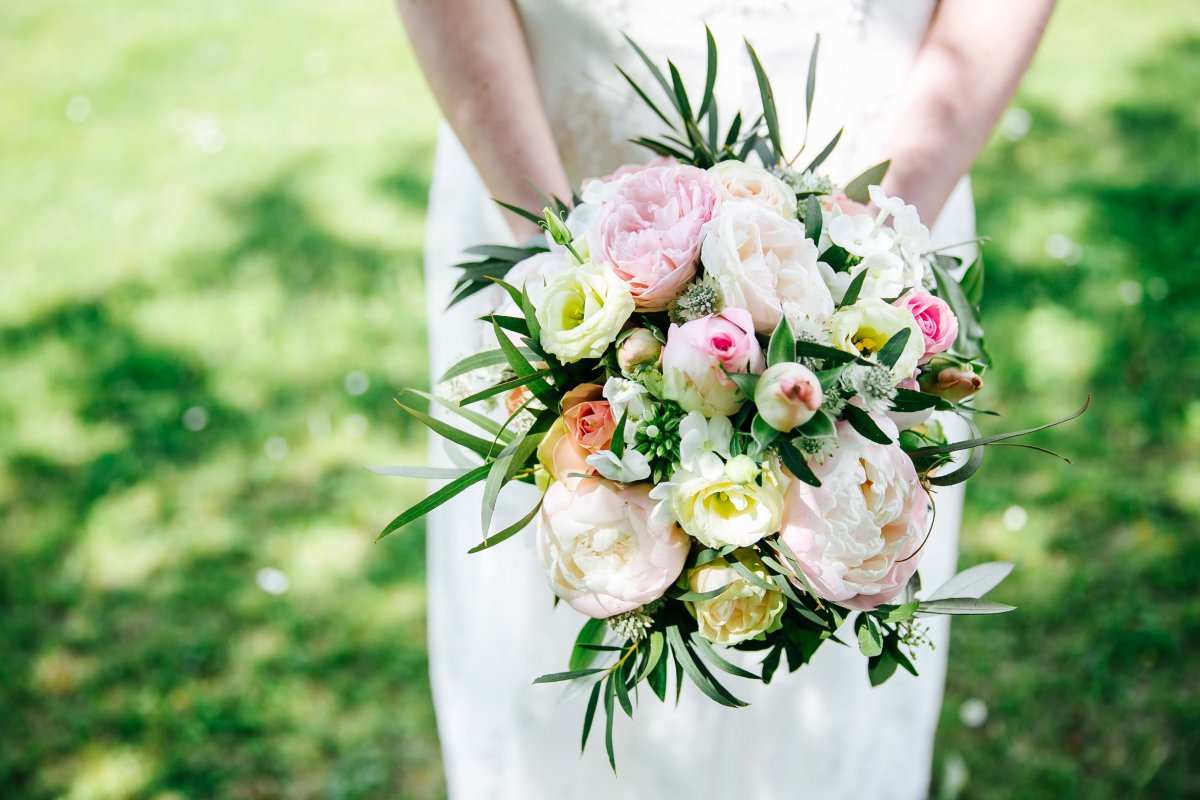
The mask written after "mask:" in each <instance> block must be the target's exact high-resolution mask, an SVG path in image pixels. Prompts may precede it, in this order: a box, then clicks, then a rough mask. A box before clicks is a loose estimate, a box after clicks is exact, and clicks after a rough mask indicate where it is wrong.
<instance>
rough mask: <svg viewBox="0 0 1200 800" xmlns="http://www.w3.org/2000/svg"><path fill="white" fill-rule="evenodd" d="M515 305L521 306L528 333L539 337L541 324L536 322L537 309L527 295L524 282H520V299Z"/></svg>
mask: <svg viewBox="0 0 1200 800" xmlns="http://www.w3.org/2000/svg"><path fill="white" fill-rule="evenodd" d="M517 305H519V306H520V307H521V313H522V314H524V315H525V323H526V324H527V325H528V326H529V335H530V336H531V337H533V338H534V339H540V338H541V336H542V325H541V323H540V322H538V318H537V309H535V308H534V307H533V300H532V299H531V298H530V297H529V287H528V286H526V285H524V284H521V300H520V302H518V303H517Z"/></svg>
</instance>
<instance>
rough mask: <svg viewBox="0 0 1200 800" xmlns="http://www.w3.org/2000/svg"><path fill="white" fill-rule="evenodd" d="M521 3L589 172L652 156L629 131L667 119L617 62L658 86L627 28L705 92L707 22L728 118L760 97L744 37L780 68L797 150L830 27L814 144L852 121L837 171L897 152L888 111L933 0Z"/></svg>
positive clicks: (545, 76) (788, 134)
mask: <svg viewBox="0 0 1200 800" xmlns="http://www.w3.org/2000/svg"><path fill="white" fill-rule="evenodd" d="M518 6H519V8H520V10H521V13H522V17H523V19H524V22H525V28H526V34H527V37H528V39H529V44H530V49H531V51H532V53H533V60H534V64H535V67H536V70H537V74H538V80H539V83H540V85H541V89H542V94H543V97H544V99H545V102H546V106H547V113H548V114H549V116H550V121H551V124H552V126H553V127H554V129H555V131H556V132H557V134H558V138H559V147H560V150H561V153H562V156H563V160H564V162H565V164H566V167H567V172H568V174H569V175H570V177H571V178H572V180H573V181H575V182H578V181H579V180H581V179H582V178H585V177H590V176H594V175H602V174H605V173H607V172H609V171H611V170H612V169H613V168H614V167H616V166H618V165H619V164H621V163H623V162H628V161H641V160H645V159H646V158H647V157H648V153H647V152H646V151H645V150H642V149H641V148H638V147H636V146H634V145H631V144H629V143H628V142H627V141H626V140H627V139H628V138H629V137H630V136H633V135H640V134H645V133H647V132H653V131H657V130H659V128H660V127H661V122H659V121H658V120H657V118H656V117H655V116H654V115H653V113H652V112H651V111H650V110H649V109H647V108H646V107H645V105H644V104H643V103H642V102H641V101H640V100H639V99H638V98H637V97H636V96H634V94H633V92H632V91H630V89H629V88H628V87H627V86H626V85H625V83H624V81H623V80H622V79H621V77H620V75H618V74H617V72H616V70H615V69H613V64H614V63H618V64H620V65H621V66H622V67H624V68H625V69H626V70H627V71H628V72H629V73H630V74H631V75H634V76H635V77H637V78H639V80H640V81H641V82H642V83H643V86H644V88H646V89H647V90H648V91H652V92H655V91H657V86H655V85H654V84H653V82H652V80H651V79H650V78H649V76H648V74H647V73H646V71H645V69H644V68H643V67H642V65H641V64H640V63H639V62H638V60H637V58H636V56H634V54H633V53H632V52H631V51H630V49H629V47H628V46H627V45H626V44H625V42H624V40H623V39H622V37H621V34H622V33H628V34H629V35H630V36H631V37H633V38H634V39H635V40H636V41H638V43H639V44H641V45H642V47H643V48H644V49H645V50H646V51H647V52H649V53H651V54H653V55H655V56H657V57H670V58H672V59H673V60H674V61H675V62H676V64H677V65H678V66H679V68H680V71H681V72H682V74H683V76H684V81H685V83H686V84H687V85H688V87H689V88H690V89H691V91H693V92H694V93H698V92H699V91H700V89H701V87H702V86H703V81H704V73H705V41H704V28H703V26H704V24H705V23H706V22H707V24H708V25H709V27H710V28H711V29H712V31H713V35H714V37H715V38H716V40H717V45H718V49H719V52H720V59H721V60H720V67H721V68H720V70H719V75H718V81H717V88H716V96H717V105H718V108H720V109H721V110H722V112H723V120H724V121H725V122H726V123H727V122H728V120H729V119H731V118H732V116H733V114H734V112H735V111H737V110H739V109H740V110H743V111H744V112H746V113H747V114H749V115H751V116H753V115H756V114H757V113H758V111H759V109H760V102H759V98H758V89H757V84H756V83H755V79H754V74H753V70H752V69H751V67H750V63H749V60H748V59H747V57H746V54H745V49H744V47H743V45H742V39H743V38H745V39H748V40H749V41H750V42H751V43H753V45H754V47H755V49H756V50H757V51H758V54H759V56H760V58H761V59H762V61H763V63H764V66H765V67H766V69H767V71H768V73H769V74H770V75H771V76H772V82H773V88H774V90H775V94H776V98H777V103H778V106H779V113H780V121H781V127H782V129H783V132H784V145H785V149H786V150H787V151H789V152H795V150H796V149H797V148H798V147H799V146H800V143H801V140H802V138H803V136H804V75H805V74H806V72H807V69H808V60H809V56H810V54H811V48H812V45H813V42H814V40H815V36H816V34H817V33H818V32H819V33H820V34H821V38H822V44H821V52H820V57H819V63H818V71H817V94H816V98H817V99H816V104H815V106H814V109H813V122H812V127H811V130H810V131H809V136H808V146H809V149H810V150H812V151H813V152H814V154H815V152H816V151H817V150H819V149H820V148H821V147H822V146H823V145H824V144H825V142H827V141H828V140H829V139H830V138H831V137H832V136H833V135H834V134H835V133H836V132H837V130H838V129H839V128H841V127H843V126H845V128H846V132H845V134H844V135H843V138H842V142H841V144H840V145H839V147H838V150H837V152H836V153H835V155H834V157H833V158H831V159H830V161H829V162H827V165H828V168H829V169H830V170H831V171H832V172H833V173H834V175H835V177H841V178H848V177H852V176H853V175H854V174H856V173H857V171H859V170H861V169H862V168H864V167H866V166H869V165H870V164H871V163H874V162H875V161H878V160H880V159H881V158H883V157H886V155H885V154H884V153H883V141H884V137H885V136H886V134H887V132H888V129H889V126H890V122H891V120H890V115H889V113H888V111H889V109H891V108H892V107H893V106H894V102H893V99H894V96H895V94H896V92H897V91H899V89H900V88H901V87H902V86H903V83H904V80H905V77H906V75H907V72H908V68H909V66H910V65H911V62H912V59H913V56H914V55H915V53H916V50H917V47H918V45H919V44H920V41H921V37H922V36H923V34H924V31H925V30H926V28H927V27H928V24H929V19H930V15H931V14H932V11H933V8H934V0H655V2H644V1H643V2H637V0H519V2H518ZM652 96H655V97H657V95H652Z"/></svg>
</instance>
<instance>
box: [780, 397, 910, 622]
mask: <svg viewBox="0 0 1200 800" xmlns="http://www.w3.org/2000/svg"><path fill="white" fill-rule="evenodd" d="M873 418H874V420H875V423H876V424H877V425H879V426H880V427H881V428H882V429H883V430H884V431H885V432H887V433H889V434H890V435H891V436H893V437H895V436H896V428H895V426H894V425H892V424H891V422H889V421H888V420H887V418H886V417H882V416H874V417H873ZM837 437H838V449H837V451H836V452H835V454H834V455H833V456H832V457H830V458H829V459H827V460H826V461H825V462H824V463H820V464H813V465H812V466H813V472H815V473H816V474H817V477H819V478H820V479H821V485H820V486H819V487H813V486H809V485H808V484H806V483H804V482H802V481H792V482H791V484H790V486H789V487H788V492H787V495H786V497H785V499H784V506H783V529H782V530H781V532H780V538H782V539H783V541H784V542H785V543H786V544H787V546H788V547H790V548H791V549H792V551H793V552H794V553H795V554H796V557H797V559H798V560H799V564H800V568H801V569H802V570H803V572H804V575H805V577H807V578H808V580H809V582H810V583H812V585H813V588H814V589H815V590H816V592H817V594H819V595H820V596H821V597H822V598H824V599H826V600H830V601H832V602H835V603H839V604H841V605H843V606H848V607H850V608H857V609H863V610H865V609H870V608H875V607H876V606H878V605H881V604H883V603H889V602H892V601H893V600H895V599H896V598H897V597H898V596H899V595H900V594H901V593H902V592H903V591H904V586H905V584H907V583H908V580H909V578H911V577H912V575H913V573H914V572H916V570H917V564H918V562H919V560H920V555H919V550H920V548H921V545H922V544H923V543H924V541H925V536H926V535H927V533H928V531H929V528H928V525H929V507H930V505H929V498H928V496H927V495H926V493H925V489H924V488H922V486H921V483H920V481H919V480H918V478H917V471H916V469H914V468H913V464H912V461H911V460H910V459H909V457H908V456H907V455H905V453H904V451H903V450H901V449H900V447H899V446H898V445H896V444H888V445H881V444H875V443H873V442H870V441H867V440H866V439H864V438H863V437H862V436H860V435H859V434H857V433H856V432H855V431H854V429H853V428H851V427H850V425H849V424H847V423H845V422H841V423H838V426H837Z"/></svg>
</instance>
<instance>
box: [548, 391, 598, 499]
mask: <svg viewBox="0 0 1200 800" xmlns="http://www.w3.org/2000/svg"><path fill="white" fill-rule="evenodd" d="M603 391H604V387H602V386H600V385H598V384H595V383H584V384H580V385H579V386H576V387H575V388H574V389H572V390H571V391H569V392H567V393H566V394H565V395H563V399H562V412H563V414H562V416H561V417H559V418H558V419H556V420H555V421H554V424H553V425H551V426H550V430H548V431H546V435H545V437H543V438H542V441H541V442H539V443H538V448H537V456H538V460H539V462H540V463H541V465H542V468H543V469H545V470H546V472H548V473H549V474H550V475H551V476H553V477H554V479H555V480H557V481H560V482H562V483H565V484H567V485H569V486H574V485H575V484H577V483H578V482H579V477H578V476H580V475H595V474H596V470H595V468H593V467H592V466H591V465H590V464H588V463H587V457H588V456H590V455H591V454H592V453H594V452H596V451H597V450H604V449H606V448H607V447H608V445H609V444H610V443H611V442H612V435H613V431H614V430H615V429H616V427H617V425H616V421H615V420H614V419H613V415H612V408H611V407H610V406H609V404H608V401H607V400H604V399H603V394H602V393H603Z"/></svg>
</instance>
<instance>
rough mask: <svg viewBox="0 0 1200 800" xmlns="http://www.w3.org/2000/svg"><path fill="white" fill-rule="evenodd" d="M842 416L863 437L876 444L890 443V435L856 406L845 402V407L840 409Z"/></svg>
mask: <svg viewBox="0 0 1200 800" xmlns="http://www.w3.org/2000/svg"><path fill="white" fill-rule="evenodd" d="M842 418H843V419H845V420H846V422H849V423H850V427H852V428H854V430H855V431H857V432H858V434H859V435H860V436H862V437H863V438H864V439H867V440H868V441H872V442H875V443H876V444H891V443H892V439H891V437H890V436H888V435H887V434H886V433H884V432H883V429H881V428H880V427H879V426H878V425H877V424H875V420H873V419H871V415H870V414H868V413H867V412H866V411H863V410H862V409H861V408H859V407H858V406H852V405H850V404H848V403H847V404H846V408H845V409H844V410H843V411H842Z"/></svg>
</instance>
